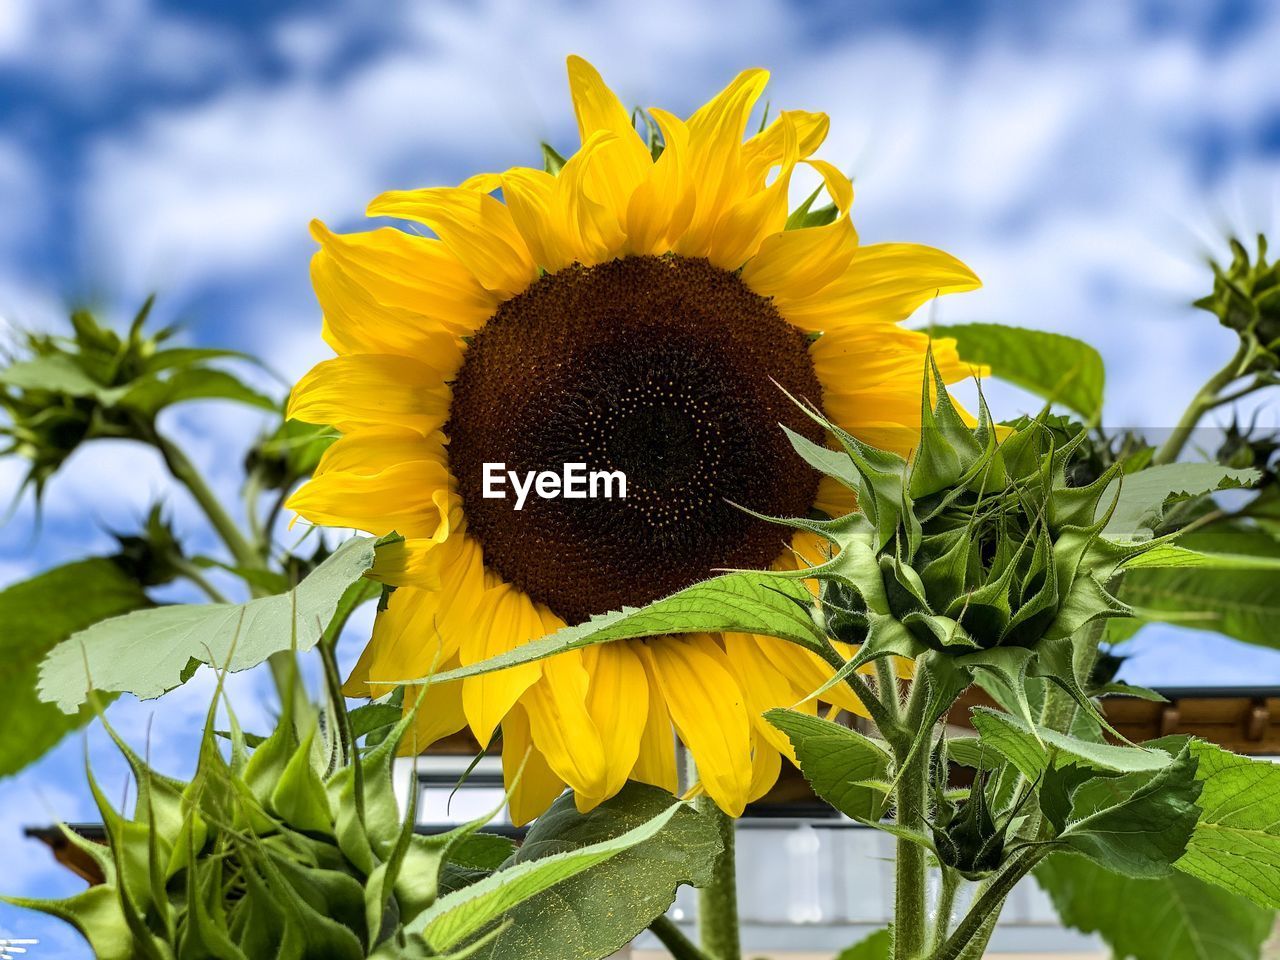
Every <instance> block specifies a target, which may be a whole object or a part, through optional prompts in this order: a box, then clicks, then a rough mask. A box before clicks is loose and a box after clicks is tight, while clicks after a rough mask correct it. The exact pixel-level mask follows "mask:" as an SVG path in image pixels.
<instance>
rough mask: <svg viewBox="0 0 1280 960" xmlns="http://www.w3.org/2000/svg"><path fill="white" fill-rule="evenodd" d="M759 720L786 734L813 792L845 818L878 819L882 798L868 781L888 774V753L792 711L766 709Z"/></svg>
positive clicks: (853, 732)
mask: <svg viewBox="0 0 1280 960" xmlns="http://www.w3.org/2000/svg"><path fill="white" fill-rule="evenodd" d="M764 716H765V719H766V720H768V721H769V722H770V723H771V724H773V725H774V726H775V727H777V728H778V729H779V730H781V731H782V732H783V733H785V734H786V735H787V739H788V740H790V741H791V745H792V746H793V747H794V748H795V751H796V759H797V760H799V762H800V772H801V773H803V774H804V776H805V779H806V780H808V781H809V783H810V785H811V786H812V787H813V792H814V793H816V794H817V795H818V796H820V797H821V798H822V799H823V800H825V801H827V803H829V804H831V805H832V806H833V807H835V808H836V809H837V810H839V811H840V812H841V813H843V814H844V815H845V816H847V817H852V818H853V819H855V820H863V821H875V820H879V819H880V816H881V814H882V812H883V808H884V797H883V795H882V794H881V793H880V792H879V791H877V790H874V789H872V788H871V787H868V786H864V785H863V784H865V782H866V781H869V780H883V779H885V778H886V776H887V775H888V770H889V759H890V758H889V753H888V751H887V750H886V749H885V748H884V747H882V746H880V745H879V744H877V743H876V742H875V741H874V740H872V739H870V738H869V737H865V736H863V735H862V734H860V733H858V732H857V731H856V730H850V729H849V728H848V727H842V726H840V725H839V724H838V723H832V722H831V721H830V720H822V719H820V718H818V717H814V716H810V715H809V714H807V713H800V712H799V711H798V710H784V709H778V710H770V711H768V712H767V713H766V714H765V715H764Z"/></svg>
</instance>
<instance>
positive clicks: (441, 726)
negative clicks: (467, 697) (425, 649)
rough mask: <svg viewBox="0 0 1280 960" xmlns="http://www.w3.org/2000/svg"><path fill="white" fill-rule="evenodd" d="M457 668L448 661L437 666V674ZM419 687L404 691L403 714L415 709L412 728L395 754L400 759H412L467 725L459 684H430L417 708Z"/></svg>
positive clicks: (453, 662) (453, 663)
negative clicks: (397, 754)
mask: <svg viewBox="0 0 1280 960" xmlns="http://www.w3.org/2000/svg"><path fill="white" fill-rule="evenodd" d="M456 666H458V661H457V660H456V659H455V660H450V661H446V662H445V663H442V664H440V667H439V669H440V670H451V669H453V668H454V667H456ZM419 689H420V688H418V687H409V688H408V689H407V690H406V691H405V695H404V698H405V712H406V713H407V712H409V711H410V710H413V709H414V706H415V704H416V705H417V712H416V713H414V716H413V725H412V726H410V727H409V730H408V732H406V733H405V737H404V740H402V741H401V743H400V747H399V750H398V751H397V752H398V753H399V754H400V756H402V757H414V756H417V755H418V754H420V753H422V752H424V751H425V750H427V748H429V747H430V746H431V745H432V744H433V743H435V742H436V741H437V740H440V739H442V738H444V737H449V736H452V735H453V734H455V733H457V732H458V731H459V730H461V729H462V728H463V727H465V726H466V725H467V716H466V714H465V713H463V711H462V683H461V681H455V682H453V683H441V684H433V685H431V686H429V687H427V689H426V690H425V691H424V692H423V693H422V703H421V704H418V690H419Z"/></svg>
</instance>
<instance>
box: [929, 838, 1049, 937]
mask: <svg viewBox="0 0 1280 960" xmlns="http://www.w3.org/2000/svg"><path fill="white" fill-rule="evenodd" d="M1049 852H1050V848H1049V847H1047V846H1038V847H1027V848H1025V849H1024V850H1023V851H1022V853H1021V854H1019V855H1018V856H1017V858H1016V859H1014V860H1011V861H1010V862H1009V863H1008V864H1007V865H1006V866H1005V868H1004V870H1002V871H1001V872H1000V873H999V874H997V875H996V878H995V880H994V881H993V882H992V883H991V884H990V885H989V886H988V887H987V888H986V890H985V891H983V893H982V894H981V895H980V896H979V897H978V899H977V900H975V901H974V903H973V906H972V907H970V908H969V912H968V913H966V914H965V916H964V919H963V920H961V921H960V923H959V924H958V925H957V926H956V929H955V932H954V933H953V934H951V936H950V937H948V938H947V939H946V941H945V942H944V943H943V944H942V946H941V947H940V948H939V949H938V950H937V951H936V952H935V953H934V954H933V955H932V956H931V957H930V960H958V958H959V957H960V956H961V955H962V954H963V953H964V952H965V950H966V948H968V947H969V946H970V945H971V942H972V941H973V940H974V938H975V937H977V936H978V935H979V934H980V933H981V932H982V931H983V930H984V929H987V928H988V926H989V921H990V919H991V917H992V916H993V915H994V916H998V915H999V913H1000V909H1001V908H1002V907H1003V906H1004V901H1005V899H1006V898H1007V897H1008V896H1009V893H1010V892H1011V891H1012V890H1013V888H1014V887H1015V886H1016V885H1017V883H1018V881H1019V880H1021V879H1022V878H1023V877H1025V876H1026V875H1027V874H1028V873H1030V872H1031V871H1032V869H1034V868H1035V866H1036V864H1038V863H1039V862H1040V861H1041V860H1043V859H1044V858H1045V857H1046V856H1048V855H1049ZM990 926H994V924H991V925H990ZM987 935H988V936H989V935H990V934H989V933H988V934H987ZM970 955H972V951H970Z"/></svg>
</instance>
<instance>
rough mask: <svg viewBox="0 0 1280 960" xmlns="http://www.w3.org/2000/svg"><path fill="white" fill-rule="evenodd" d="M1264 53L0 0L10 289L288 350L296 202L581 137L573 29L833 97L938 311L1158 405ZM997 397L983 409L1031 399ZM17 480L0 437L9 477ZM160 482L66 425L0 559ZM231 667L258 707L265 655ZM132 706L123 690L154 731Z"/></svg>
mask: <svg viewBox="0 0 1280 960" xmlns="http://www.w3.org/2000/svg"><path fill="white" fill-rule="evenodd" d="M1278 49H1280V9H1278V8H1276V7H1275V5H1270V7H1268V5H1266V4H1264V3H1245V2H1234V3H1218V4H1214V3H1200V2H1188V3H1182V4H1177V3H1133V4H1112V3H1105V2H1099V3H1080V4H1071V3H1053V4H1034V3H1013V2H977V0H973V2H960V3H945V2H923V0H917V2H908V3H894V2H890V0H883V2H874V3H865V4H861V5H858V6H857V7H856V8H851V7H850V6H849V5H846V4H842V3H836V2H818V3H800V2H798V0H796V2H786V0H741V2H738V3H734V4H731V5H730V4H727V3H724V4H722V3H712V2H701V3H689V2H687V0H685V2H680V0H653V2H650V3H646V4H644V5H638V4H626V3H621V2H619V3H591V2H585V0H548V2H546V3H541V4H537V5H530V4H519V3H514V2H506V3H504V2H494V0H481V2H478V3H470V4H461V3H447V2H433V3H409V2H407V0H405V2H395V0H389V2H385V3H378V4H359V3H355V2H352V3H347V4H341V3H328V4H302V3H291V2H276V3H272V4H261V3H253V2H247V0H246V2H215V0H198V2H186V3H181V4H178V3H163V2H160V0H9V2H7V3H4V4H0V211H3V216H0V318H2V319H3V322H4V323H5V324H7V325H10V326H14V327H38V328H51V327H53V326H55V325H56V324H57V323H58V322H59V320H60V318H61V317H62V316H63V315H64V312H65V305H66V303H68V302H90V303H94V304H98V305H100V306H102V307H103V308H104V310H106V311H107V313H108V314H110V315H114V316H116V317H117V318H121V319H122V318H123V317H124V316H126V315H127V314H128V313H130V312H131V311H132V309H133V308H134V306H135V305H136V304H137V303H138V302H139V301H140V300H141V298H142V297H143V296H144V295H146V294H147V293H149V292H151V291H153V290H154V291H157V292H158V293H159V294H160V302H159V307H158V313H159V315H160V317H161V319H164V320H175V319H176V320H182V321H184V322H185V323H186V331H185V333H184V336H185V337H186V338H187V339H188V340H189V341H190V342H195V343H202V344H210V345H220V346H232V347H239V348H242V349H246V350H250V351H253V352H257V353H260V354H262V355H263V356H265V357H266V358H267V359H268V361H269V362H270V363H271V365H272V366H273V367H274V368H276V369H277V370H278V371H279V372H280V373H281V374H282V375H283V376H284V377H285V378H289V379H291V378H294V377H296V376H297V375H298V374H300V373H302V372H303V371H304V370H305V369H306V368H307V367H308V366H309V365H310V364H311V363H313V362H315V361H316V360H318V359H322V358H323V356H324V348H323V346H322V344H321V342H320V339H319V336H318V327H319V318H318V314H317V310H316V308H315V305H314V301H313V299H312V296H311V292H310V287H309V282H308V278H307V260H308V258H309V256H310V254H311V249H312V248H311V243H310V241H309V239H308V236H307V222H308V220H309V219H310V218H311V217H313V216H320V217H322V218H325V219H326V220H328V221H329V222H330V223H331V224H334V225H335V226H337V227H340V228H341V227H351V226H354V225H356V224H357V223H358V222H359V220H360V215H361V211H362V210H363V208H364V205H365V202H366V201H367V200H368V199H369V198H370V197H372V196H373V195H374V194H376V193H378V192H380V191H382V190H384V189H388V188H393V187H413V186H425V185H432V184H441V183H452V182H456V181H458V180H460V179H461V178H463V177H464V176H466V175H468V174H470V173H472V172H475V171H476V170H480V169H497V168H500V167H503V166H507V165H511V164H514V163H529V162H536V156H537V152H536V151H537V142H538V141H539V140H540V139H544V138H545V139H548V140H550V141H551V142H553V143H557V144H560V145H562V146H564V147H566V148H568V147H571V145H572V143H573V132H574V128H573V120H572V112H571V110H570V107H569V105H568V101H567V98H566V90H565V80H564V73H563V61H564V56H565V55H566V54H567V53H570V52H577V53H581V54H583V55H586V56H588V57H589V58H591V59H592V60H594V62H596V63H597V65H598V66H599V67H600V68H601V69H602V71H603V72H604V73H605V75H606V77H607V78H609V79H610V81H611V82H612V83H613V84H614V85H615V86H616V88H617V89H618V90H619V92H620V93H621V94H622V95H623V97H624V99H627V100H629V101H634V102H638V103H641V104H645V105H650V104H654V105H662V106H665V107H668V108H670V109H674V110H676V111H677V112H683V111H688V110H690V109H692V108H693V107H694V106H696V105H697V104H698V103H699V102H701V101H702V100H703V99H705V98H706V97H707V96H709V95H710V94H711V93H713V92H714V91H715V90H716V89H718V88H719V86H721V85H722V84H723V83H724V82H726V81H727V80H728V79H729V78H730V77H731V76H732V75H733V74H734V73H735V72H736V71H737V70H738V69H740V68H742V67H745V66H749V65H762V66H767V67H769V68H771V69H772V70H773V77H774V80H773V84H772V86H771V88H770V94H769V96H770V98H771V100H772V103H773V104H774V105H775V107H805V108H809V109H820V110H825V111H827V112H828V113H830V114H831V116H832V121H833V122H832V135H831V138H830V139H829V140H828V144H827V146H826V148H825V149H824V156H826V157H827V158H828V159H831V160H833V161H835V162H836V163H838V164H840V165H841V166H843V167H845V168H847V169H849V170H850V171H852V172H853V173H854V174H855V176H856V186H857V192H858V200H857V203H856V207H855V212H856V216H857V224H858V229H859V232H860V234H861V235H862V237H863V238H865V239H867V240H913V241H920V242H925V243H931V244H935V245H938V246H942V247H945V248H946V249H948V250H950V251H952V252H954V253H955V254H957V255H958V256H960V257H961V258H962V259H964V260H966V261H967V262H968V263H970V264H971V265H972V266H973V267H974V268H975V269H976V270H977V271H978V273H979V274H980V275H981V276H982V277H983V279H984V281H985V282H986V286H985V287H984V289H983V290H981V291H979V292H977V293H973V294H968V295H965V296H963V297H953V298H948V299H946V300H944V301H943V302H941V303H939V305H938V306H937V308H936V309H937V311H938V312H937V316H938V319H939V320H940V321H943V322H951V321H954V322H959V321H965V320H993V321H999V322H1005V323H1014V324H1022V325H1027V326H1034V327H1041V328H1044V329H1051V330H1058V331H1062V332H1065V333H1070V334H1073V335H1076V336H1080V337H1083V338H1085V339H1087V340H1089V341H1091V342H1093V343H1094V344H1095V345H1097V346H1098V347H1099V349H1100V350H1102V352H1103V354H1104V356H1105V358H1106V360H1107V363H1108V370H1109V386H1108V404H1109V405H1108V410H1109V413H1108V421H1109V422H1110V423H1111V424H1113V425H1118V426H1129V425H1135V426H1145V427H1149V428H1153V429H1159V428H1161V427H1166V426H1168V425H1170V424H1172V423H1173V422H1174V420H1175V419H1176V417H1177V414H1178V412H1179V411H1180V410H1181V408H1182V406H1183V405H1184V404H1185V402H1186V400H1187V398H1189V396H1190V395H1191V393H1192V392H1193V391H1194V389H1195V387H1196V386H1197V385H1198V384H1199V383H1200V382H1201V381H1203V379H1204V378H1205V377H1206V376H1207V375H1208V373H1209V372H1211V371H1212V370H1214V369H1216V368H1217V367H1218V366H1219V365H1220V364H1221V363H1222V362H1223V361H1224V360H1225V359H1226V357H1227V356H1228V355H1229V353H1230V351H1231V349H1232V342H1231V339H1230V337H1229V336H1228V335H1227V334H1225V333H1224V332H1222V331H1220V330H1219V329H1217V328H1216V327H1215V325H1214V324H1213V321H1212V319H1211V318H1209V317H1207V316H1201V315H1198V314H1197V313H1196V312H1195V311H1193V310H1191V309H1190V308H1189V307H1188V306H1187V304H1188V303H1189V301H1190V300H1191V299H1193V298H1194V297H1195V296H1196V295H1198V293H1199V292H1200V291H1201V290H1202V288H1203V287H1204V286H1205V284H1206V272H1205V270H1204V269H1203V260H1204V257H1205V255H1206V254H1207V253H1210V252H1214V251H1219V250H1220V249H1221V246H1222V245H1221V238H1222V237H1223V236H1224V235H1225V234H1226V233H1228V232H1238V233H1243V234H1245V235H1250V234H1252V232H1254V231H1256V230H1258V229H1272V228H1275V227H1276V226H1277V211H1278V210H1280V88H1278V87H1277V86H1276V84H1275V83H1274V82H1273V81H1271V78H1273V77H1274V69H1275V62H1274V60H1275V51H1276V50H1278ZM993 396H994V400H995V403H996V407H997V412H998V414H999V415H1012V414H1014V413H1016V412H1017V411H1018V409H1019V408H1020V405H1024V404H1026V403H1028V401H1027V400H1026V398H1024V397H1021V396H1019V395H1018V394H1017V393H1016V392H1015V391H1012V390H1006V389H998V388H997V389H995V390H994V393H993ZM1262 418H1263V422H1265V423H1275V422H1276V414H1275V412H1274V409H1271V408H1269V409H1264V411H1263V412H1262ZM165 426H166V428H167V429H169V430H170V431H171V432H172V433H173V434H174V435H175V436H178V437H180V438H181V440H182V441H183V442H184V443H185V444H186V445H187V446H188V447H189V448H190V450H191V451H192V453H193V456H194V457H195V458H196V459H197V460H198V462H200V463H201V464H202V465H203V466H204V467H205V468H206V469H207V470H208V472H209V474H210V476H211V477H212V479H213V480H214V482H215V483H216V484H217V485H218V486H219V488H220V489H222V490H223V491H224V492H226V493H227V494H228V496H233V495H234V484H235V481H236V477H237V470H236V464H237V462H238V459H239V457H240V454H241V453H242V451H243V450H244V448H245V446H246V445H247V444H248V443H249V442H250V441H251V440H252V438H253V436H254V435H255V433H256V431H257V429H258V427H259V424H258V422H257V420H256V419H255V418H254V417H252V416H250V415H246V414H244V413H240V412H237V411H232V410H228V409H226V408H224V407H215V406H202V407H192V408H190V409H186V410H183V411H181V412H180V413H177V414H176V415H175V416H172V417H171V418H170V419H169V420H168V421H167V423H166V424H165ZM18 477H19V467H18V465H16V464H3V463H0V488H3V489H11V488H12V486H13V485H16V483H17V480H18ZM157 497H163V498H165V499H166V502H168V503H169V504H170V506H171V509H172V510H173V511H174V513H175V515H176V517H177V521H178V524H179V526H180V528H182V529H185V530H187V531H188V532H192V533H195V532H197V531H199V529H200V523H199V518H198V516H197V515H196V514H195V512H194V510H193V508H192V507H191V505H190V504H189V503H188V502H187V501H186V500H185V499H184V498H183V496H182V495H181V494H180V493H177V492H175V491H174V490H173V489H172V487H171V485H170V484H169V482H168V481H167V480H166V478H165V476H164V474H163V471H162V469H161V468H160V465H159V464H158V462H156V460H155V459H154V458H153V457H151V456H150V455H149V454H147V453H146V452H145V451H141V450H139V449H136V448H133V447H130V446H129V445H125V444H103V445H101V446H99V447H97V448H95V449H90V450H87V451H85V452H84V453H83V454H82V455H79V456H77V458H76V459H75V460H74V461H73V463H72V465H71V469H70V470H69V472H68V474H67V475H66V476H65V477H61V478H59V479H58V480H57V481H56V482H55V483H54V484H53V485H52V486H51V488H50V491H49V497H48V502H47V516H46V523H45V525H44V528H43V530H42V531H41V532H40V533H39V536H38V537H36V535H35V533H34V531H33V527H32V523H31V513H30V510H29V509H25V508H24V509H23V510H22V511H20V512H19V514H18V516H17V517H16V519H15V520H14V521H12V522H10V523H9V524H8V525H7V526H5V527H3V528H0V583H8V582H11V581H14V580H17V579H21V578H23V577H25V576H28V575H30V574H31V573H33V572H34V571H35V570H36V569H38V568H40V567H42V566H45V565H49V564H52V563H56V562H62V561H65V560H68V559H72V558H74V557H78V556H81V555H84V554H86V553H90V552H94V551H103V550H107V549H109V547H110V543H109V537H108V535H107V533H106V530H107V528H109V527H112V526H116V527H121V526H127V525H128V524H129V523H130V522H131V521H132V520H134V519H136V518H137V517H138V516H139V515H141V514H142V513H143V512H144V511H145V509H146V507H147V506H148V505H149V504H150V503H151V502H152V501H153V500H154V499H156V498H157ZM204 547H206V548H212V545H211V544H209V543H207V542H205V543H204ZM356 643H358V638H353V639H352V641H351V643H349V644H348V647H349V649H348V650H347V651H346V654H347V656H351V655H353V654H354V647H355V645H356ZM1134 652H1135V654H1136V655H1135V657H1134V659H1133V661H1131V663H1130V665H1129V667H1128V674H1129V675H1130V676H1131V677H1132V678H1133V679H1136V680H1138V681H1140V682H1147V683H1184V684H1190V683H1224V684H1230V683H1262V682H1265V683H1280V656H1278V655H1276V654H1271V653H1268V652H1265V651H1259V650H1256V649H1252V648H1246V647H1244V646H1242V645H1239V644H1235V643H1232V642H1230V641H1225V640H1222V639H1219V638H1214V637H1212V636H1211V635H1208V634H1204V633H1197V632H1192V631H1189V630H1175V629H1172V628H1160V629H1153V630H1151V631H1149V632H1147V633H1144V635H1143V637H1142V638H1141V639H1140V640H1139V641H1138V643H1137V645H1136V647H1135V650H1134ZM235 686H236V694H237V699H238V700H239V701H240V702H242V703H243V704H244V710H245V711H246V713H247V714H248V717H249V718H250V719H252V718H253V717H255V716H256V717H262V716H263V715H264V714H263V709H264V708H263V707H262V706H261V704H260V700H261V697H260V696H259V694H260V693H261V691H262V689H263V687H262V684H261V682H260V680H259V678H256V677H253V676H249V677H244V678H238V679H237V681H236V685H235ZM208 689H209V688H208V683H207V681H200V682H198V683H197V684H195V685H194V687H193V688H192V689H189V690H183V691H180V692H179V693H177V694H174V695H172V696H171V697H170V698H169V700H168V701H167V702H166V703H165V704H164V705H163V706H162V709H163V710H164V711H165V712H164V714H163V716H164V717H165V723H164V724H163V729H156V730H153V731H152V733H151V744H152V753H153V756H155V757H156V759H157V762H158V763H159V765H160V766H161V767H163V768H167V769H169V770H171V771H173V772H182V771H183V770H184V768H185V766H186V764H187V758H188V757H189V754H190V750H189V748H190V744H191V742H192V736H193V728H194V726H195V724H196V719H195V718H196V717H197V716H198V715H199V714H200V713H201V711H202V710H203V708H204V703H205V702H206V698H207V696H208ZM154 709H155V706H154V705H152V704H137V703H133V702H121V703H120V704H118V705H117V706H116V707H114V708H113V716H114V717H115V718H116V721H117V723H118V724H119V725H120V727H121V728H122V729H123V731H124V732H125V733H126V735H127V736H130V737H131V739H133V740H134V741H135V742H141V741H142V740H143V739H144V738H145V737H146V731H147V722H148V719H149V718H150V716H151V715H152V714H153V712H154ZM103 739H104V738H103V737H102V736H101V734H100V733H91V734H90V735H89V746H90V753H91V755H93V756H94V757H95V763H96V764H98V765H99V766H100V767H101V769H102V771H103V776H104V780H105V781H106V782H107V783H108V784H109V785H110V784H113V783H114V784H119V783H121V782H122V779H121V778H122V776H123V773H122V771H121V769H120V767H119V765H118V764H116V763H114V761H113V760H112V759H111V757H110V752H109V751H108V750H107V749H106V746H105V744H104V742H103ZM81 758H82V753H81V742H80V741H79V739H78V738H72V739H71V740H70V741H68V742H67V743H65V744H63V746H62V747H61V748H59V749H58V750H56V751H55V752H54V753H53V754H51V755H50V756H49V757H48V758H47V759H46V760H45V761H43V762H42V763H41V764H40V765H38V766H37V767H36V768H34V769H33V770H31V771H28V772H27V773H24V774H23V775H21V776H19V777H16V778H12V779H10V780H8V781H5V782H0V862H3V863H5V864H6V870H5V881H4V887H5V891H6V892H10V893H21V894H27V895H41V894H49V893H55V892H62V893H66V892H70V891H72V890H74V889H76V886H77V884H76V882H75V881H74V880H73V879H72V878H70V876H69V875H68V874H66V873H65V872H64V871H62V870H61V869H60V868H57V867H55V866H53V864H52V861H51V859H50V858H48V857H47V856H46V854H45V852H44V851H43V850H42V849H40V848H38V847H35V846H33V845H31V844H29V843H25V842H23V841H21V840H20V839H19V838H18V833H19V828H20V827H21V826H22V825H24V824H29V823H46V822H49V821H51V820H53V819H55V818H57V817H62V818H65V819H68V820H75V819H88V818H92V808H91V807H90V805H89V804H88V799H87V793H86V791H85V789H84V787H83V776H82V774H81V767H80V765H81ZM0 929H9V930H12V931H14V932H15V933H17V934H21V935H33V936H39V937H41V938H43V939H44V940H45V941H46V944H45V946H44V948H43V950H44V951H45V954H46V955H49V956H65V957H76V956H83V955H86V954H85V952H84V951H83V949H82V948H81V947H79V946H78V945H77V941H76V939H75V938H74V936H70V935H68V934H66V933H65V931H61V930H60V928H59V926H58V925H57V924H52V923H46V922H44V921H42V920H40V919H38V918H34V917H33V916H31V915H26V914H20V913H18V912H16V911H13V910H10V909H7V908H5V909H2V910H0Z"/></svg>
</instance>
